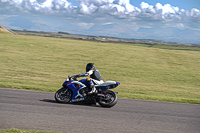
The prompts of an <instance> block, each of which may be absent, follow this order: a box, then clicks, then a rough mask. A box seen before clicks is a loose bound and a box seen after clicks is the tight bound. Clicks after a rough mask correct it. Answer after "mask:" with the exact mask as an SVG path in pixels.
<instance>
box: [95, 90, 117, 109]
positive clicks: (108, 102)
mask: <svg viewBox="0 0 200 133" xmlns="http://www.w3.org/2000/svg"><path fill="white" fill-rule="evenodd" d="M102 94H104V97H99V99H98V103H99V105H100V106H102V107H107V108H110V107H113V106H114V105H115V104H116V103H117V101H118V97H117V94H116V93H115V92H113V91H110V90H106V91H103V92H102Z"/></svg>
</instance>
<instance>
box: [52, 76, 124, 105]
mask: <svg viewBox="0 0 200 133" xmlns="http://www.w3.org/2000/svg"><path fill="white" fill-rule="evenodd" d="M119 84H120V83H119V82H115V81H106V82H104V83H102V84H99V85H95V87H96V89H97V93H94V94H93V93H92V94H88V92H90V91H91V88H90V84H89V82H88V81H87V79H82V80H79V81H78V76H77V75H73V76H71V77H70V76H68V78H67V79H66V80H65V82H64V83H63V85H62V86H63V87H62V88H61V89H59V90H58V91H57V92H56V93H55V100H56V101H57V102H59V103H71V102H72V103H74V102H79V101H84V102H86V103H92V104H96V103H98V104H99V105H100V106H102V107H108V108H109V107H113V106H114V105H115V104H116V103H117V101H118V97H117V93H116V92H113V91H111V90H109V89H114V88H116V87H117V86H118V85H119Z"/></svg>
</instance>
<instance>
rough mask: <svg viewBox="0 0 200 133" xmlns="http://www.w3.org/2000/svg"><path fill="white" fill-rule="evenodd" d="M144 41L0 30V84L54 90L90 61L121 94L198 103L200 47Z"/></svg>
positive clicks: (9, 86)
mask: <svg viewBox="0 0 200 133" xmlns="http://www.w3.org/2000/svg"><path fill="white" fill-rule="evenodd" d="M145 46H146V45H139V44H138V45H124V44H120V43H101V42H92V41H81V40H71V39H59V38H47V37H38V36H23V35H11V34H5V33H0V62H1V64H0V86H1V87H6V88H18V89H30V90H40V91H52V92H55V91H56V90H58V89H59V88H60V87H61V85H62V83H63V81H64V80H65V79H66V78H67V76H68V75H73V74H80V73H83V72H85V66H86V64H87V63H89V62H92V63H95V66H96V68H97V69H98V70H99V71H100V72H101V74H102V78H103V80H104V81H106V80H114V81H118V82H120V83H121V85H120V86H119V87H117V88H116V89H115V91H118V92H119V93H118V94H119V97H121V98H132V99H144V100H157V101H169V102H183V103H196V104H200V72H199V68H200V52H199V51H198V50H189V51H188V50H174V49H173V50H170V49H171V47H170V49H163V47H162V48H160V46H159V48H155V47H145ZM168 48H169V47H168ZM188 48H190V47H188ZM195 49H198V48H195Z"/></svg>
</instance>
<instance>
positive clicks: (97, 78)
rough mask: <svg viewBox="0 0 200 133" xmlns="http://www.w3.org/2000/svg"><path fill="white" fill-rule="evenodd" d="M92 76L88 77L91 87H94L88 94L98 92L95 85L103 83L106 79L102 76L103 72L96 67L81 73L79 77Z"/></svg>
mask: <svg viewBox="0 0 200 133" xmlns="http://www.w3.org/2000/svg"><path fill="white" fill-rule="evenodd" d="M85 76H90V78H88V79H87V81H88V82H89V83H90V88H91V89H92V90H91V91H90V92H89V93H88V94H92V93H96V92H97V90H96V88H95V85H99V84H102V83H103V82H104V81H103V80H102V78H101V74H100V72H99V71H98V70H96V69H91V70H89V71H88V72H86V73H82V74H79V77H85Z"/></svg>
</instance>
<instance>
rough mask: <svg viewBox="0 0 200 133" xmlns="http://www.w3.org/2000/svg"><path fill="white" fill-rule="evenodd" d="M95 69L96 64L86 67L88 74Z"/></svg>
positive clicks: (89, 64)
mask: <svg viewBox="0 0 200 133" xmlns="http://www.w3.org/2000/svg"><path fill="white" fill-rule="evenodd" d="M94 69H95V66H94V63H88V64H87V65H86V72H88V71H90V70H94Z"/></svg>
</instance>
